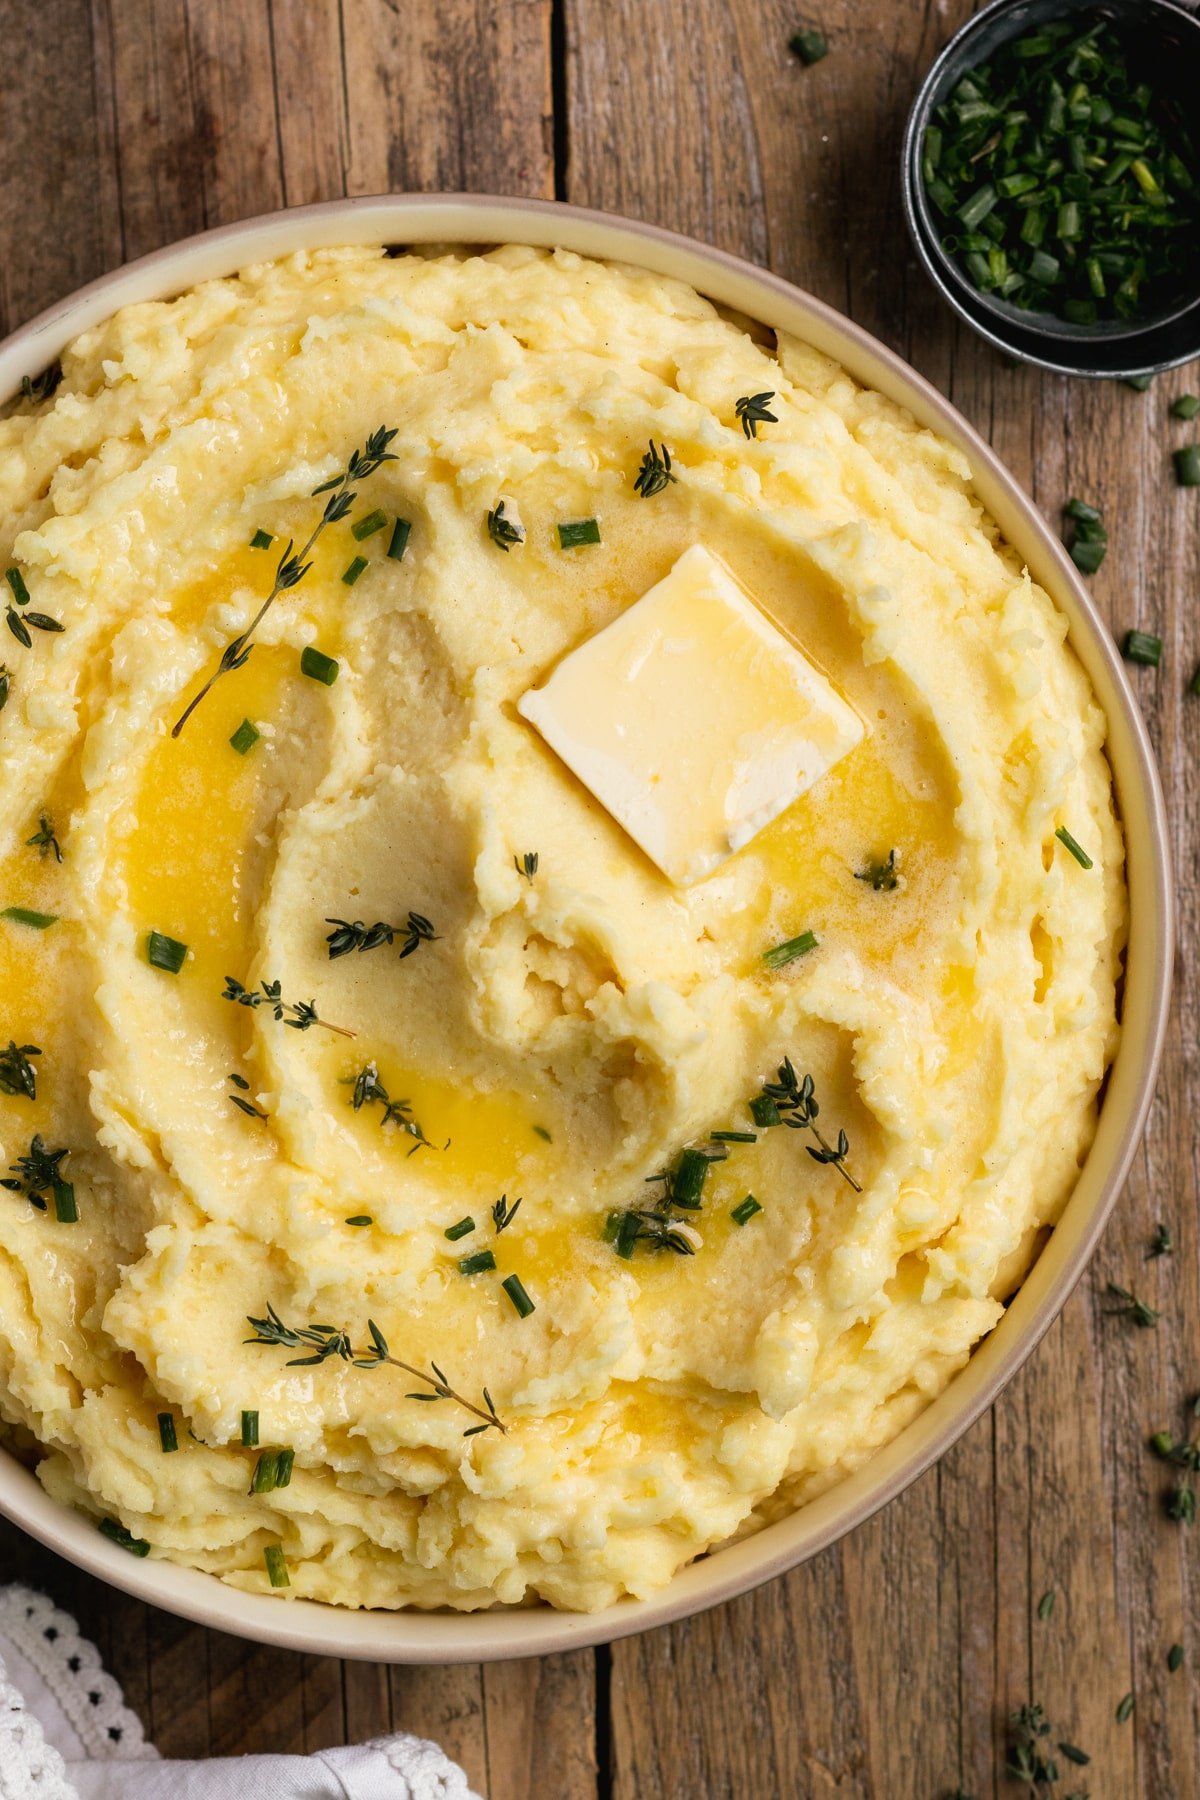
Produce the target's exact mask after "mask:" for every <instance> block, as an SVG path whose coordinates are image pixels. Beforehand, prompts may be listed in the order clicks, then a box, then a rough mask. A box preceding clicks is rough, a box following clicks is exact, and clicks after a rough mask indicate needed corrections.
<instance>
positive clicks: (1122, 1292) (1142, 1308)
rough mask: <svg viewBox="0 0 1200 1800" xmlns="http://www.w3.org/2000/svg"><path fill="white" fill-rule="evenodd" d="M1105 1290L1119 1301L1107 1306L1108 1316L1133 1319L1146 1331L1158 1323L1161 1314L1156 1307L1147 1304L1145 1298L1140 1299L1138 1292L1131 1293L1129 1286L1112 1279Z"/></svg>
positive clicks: (1106, 1312) (1106, 1313)
mask: <svg viewBox="0 0 1200 1800" xmlns="http://www.w3.org/2000/svg"><path fill="white" fill-rule="evenodd" d="M1105 1292H1106V1293H1109V1294H1111V1295H1112V1297H1113V1299H1114V1300H1116V1301H1117V1302H1118V1303H1119V1304H1118V1305H1116V1306H1106V1307H1105V1309H1104V1311H1105V1315H1106V1316H1107V1317H1108V1318H1110V1319H1132V1320H1133V1322H1134V1324H1135V1325H1140V1326H1141V1327H1142V1329H1143V1330H1145V1331H1148V1330H1150V1329H1151V1328H1152V1327H1153V1326H1155V1325H1157V1324H1158V1320H1159V1315H1158V1313H1157V1312H1156V1311H1155V1310H1154V1308H1153V1307H1152V1306H1147V1304H1146V1302H1145V1301H1144V1300H1139V1299H1138V1297H1137V1295H1136V1294H1131V1293H1130V1291H1129V1289H1128V1288H1123V1287H1118V1286H1117V1284H1116V1282H1115V1281H1110V1282H1109V1284H1108V1286H1107V1288H1106V1289H1105Z"/></svg>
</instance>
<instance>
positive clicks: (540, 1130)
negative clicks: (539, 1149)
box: [533, 1125, 554, 1144]
mask: <svg viewBox="0 0 1200 1800" xmlns="http://www.w3.org/2000/svg"><path fill="white" fill-rule="evenodd" d="M533 1131H534V1136H535V1137H540V1138H541V1139H542V1140H543V1142H544V1143H547V1144H552V1143H553V1142H554V1139H553V1138H552V1137H551V1136H550V1133H549V1132H548V1131H547V1130H546V1127H545V1126H544V1125H535V1126H534V1128H533Z"/></svg>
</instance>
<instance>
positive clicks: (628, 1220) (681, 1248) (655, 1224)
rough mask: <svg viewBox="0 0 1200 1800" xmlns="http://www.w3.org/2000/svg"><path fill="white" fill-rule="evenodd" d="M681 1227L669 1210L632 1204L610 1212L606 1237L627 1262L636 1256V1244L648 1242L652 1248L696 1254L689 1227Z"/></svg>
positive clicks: (685, 1254)
mask: <svg viewBox="0 0 1200 1800" xmlns="http://www.w3.org/2000/svg"><path fill="white" fill-rule="evenodd" d="M681 1226H682V1221H681V1220H679V1219H673V1218H672V1217H671V1216H670V1215H669V1214H668V1213H665V1212H660V1211H658V1210H657V1209H655V1210H654V1211H650V1210H648V1209H646V1208H644V1207H632V1206H631V1207H626V1208H625V1209H624V1210H623V1211H621V1212H613V1213H610V1214H609V1215H608V1220H607V1222H606V1224H605V1227H604V1232H603V1236H604V1239H605V1242H606V1243H610V1244H611V1245H612V1246H613V1249H614V1250H615V1251H616V1253H617V1255H618V1256H620V1257H623V1258H624V1260H625V1261H626V1262H628V1261H629V1259H630V1257H631V1256H632V1255H633V1247H634V1245H635V1244H648V1245H649V1246H650V1248H651V1249H652V1250H674V1251H675V1253H676V1255H678V1256H695V1254H696V1246H695V1244H694V1243H693V1242H692V1240H691V1237H690V1235H689V1230H690V1228H689V1227H687V1226H682V1229H681Z"/></svg>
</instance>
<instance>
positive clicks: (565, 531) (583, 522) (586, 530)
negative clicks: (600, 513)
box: [558, 519, 600, 550]
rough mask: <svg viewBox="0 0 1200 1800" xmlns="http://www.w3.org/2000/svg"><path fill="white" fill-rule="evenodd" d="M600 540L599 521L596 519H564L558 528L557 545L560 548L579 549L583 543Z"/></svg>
mask: <svg viewBox="0 0 1200 1800" xmlns="http://www.w3.org/2000/svg"><path fill="white" fill-rule="evenodd" d="M599 542H600V521H599V520H598V519H564V520H563V522H562V524H561V525H560V526H559V528H558V547H559V549H560V550H579V549H581V548H582V547H583V546H584V545H585V544H598V543H599Z"/></svg>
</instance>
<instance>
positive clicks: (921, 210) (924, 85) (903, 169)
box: [900, 0, 1200, 381]
mask: <svg viewBox="0 0 1200 1800" xmlns="http://www.w3.org/2000/svg"><path fill="white" fill-rule="evenodd" d="M1150 3H1151V5H1153V6H1154V7H1155V8H1156V9H1158V10H1160V11H1162V12H1164V13H1171V14H1173V15H1174V16H1175V17H1176V18H1177V19H1182V20H1184V21H1185V22H1186V23H1187V24H1189V25H1191V26H1194V27H1196V28H1197V29H1198V30H1200V15H1198V14H1197V13H1196V11H1195V10H1194V7H1193V6H1191V5H1188V4H1185V0H1150ZM1022 4H1023V0H989V3H988V4H987V5H985V6H983V7H982V8H981V9H980V10H979V11H978V12H975V13H972V14H971V16H970V18H969V19H965V20H964V21H963V23H962V24H961V25H960V26H959V27H958V29H957V30H956V31H955V32H954V33H953V34H952V35H951V36H950V37H949V38H947V40H946V42H945V43H944V44H943V45H942V47H941V49H940V50H939V51H938V53H937V55H936V56H935V57H934V59H933V61H932V63H930V65H929V67H928V69H927V70H926V71H925V74H924V75H923V76H922V78H921V83H920V86H919V87H918V88H917V91H916V93H915V94H914V95H913V100H912V104H911V106H910V107H909V110H908V117H907V119H906V120H905V125H904V136H903V140H902V144H901V150H900V197H901V206H902V210H903V213H904V220H905V224H906V225H907V226H908V235H909V240H910V242H911V243H912V246H913V249H914V250H915V251H916V253H917V257H918V260H919V261H920V263H921V266H922V268H923V269H924V270H925V273H926V275H928V277H929V279H930V281H931V282H932V283H933V285H934V287H935V288H936V289H937V291H938V293H939V294H940V295H941V297H942V299H943V300H945V302H946V304H947V305H948V306H950V307H951V308H952V310H953V311H954V312H956V313H957V314H958V316H959V318H960V319H962V320H963V322H964V323H965V324H967V325H969V326H970V327H971V329H972V331H974V332H976V333H978V335H979V336H980V337H981V338H983V339H984V340H985V341H986V342H987V343H989V344H991V345H992V347H993V348H994V349H996V350H999V351H1000V352H1001V354H1002V355H1004V356H1012V357H1016V358H1017V359H1018V360H1019V361H1021V362H1024V363H1030V364H1032V365H1033V367H1035V368H1039V369H1047V370H1049V371H1050V372H1051V373H1053V374H1055V375H1073V376H1076V377H1077V378H1079V379H1081V380H1085V381H1126V380H1128V379H1129V377H1130V376H1131V375H1162V374H1165V373H1166V371H1167V370H1169V369H1178V368H1181V367H1182V366H1183V364H1184V363H1189V362H1194V361H1195V359H1196V357H1197V356H1200V294H1196V295H1194V296H1193V298H1192V299H1190V300H1188V301H1186V302H1184V303H1183V304H1182V305H1180V306H1178V307H1176V308H1175V309H1174V311H1172V312H1171V313H1170V314H1169V315H1167V316H1166V317H1163V318H1159V319H1152V320H1148V321H1147V322H1146V323H1145V324H1143V325H1141V326H1137V325H1134V326H1133V327H1132V328H1131V329H1130V330H1129V331H1127V332H1126V331H1113V332H1108V333H1104V332H1096V333H1095V334H1093V335H1089V334H1088V332H1087V330H1086V328H1083V327H1080V328H1079V329H1078V333H1077V334H1076V333H1075V332H1074V331H1072V329H1071V328H1070V327H1069V326H1068V327H1067V328H1066V330H1064V331H1063V332H1061V333H1059V332H1053V331H1049V330H1046V331H1042V330H1041V329H1040V328H1039V327H1038V325H1037V323H1036V321H1037V319H1038V318H1040V317H1046V316H1048V315H1044V314H1031V315H1030V317H1029V318H1028V319H1023V318H1022V317H1021V316H1020V314H1019V312H1018V309H1016V308H1009V307H1007V306H1005V304H1004V303H1003V302H996V301H994V300H993V299H992V297H991V296H990V295H987V294H984V293H982V292H981V291H979V290H977V289H975V288H974V287H972V285H971V283H970V281H969V280H968V278H967V276H966V275H964V274H963V272H962V270H961V269H960V268H959V266H958V264H957V263H956V261H955V259H954V258H953V257H952V256H950V255H948V254H947V253H946V251H944V250H943V249H942V247H941V244H940V243H939V242H938V237H937V231H936V220H935V218H934V212H933V208H932V207H931V205H930V203H929V196H928V194H927V193H926V191H925V181H924V178H923V176H922V174H921V160H922V159H921V143H922V139H923V137H924V133H925V127H926V126H927V124H928V123H929V115H930V113H931V112H932V110H933V106H934V102H935V99H936V97H937V93H938V89H939V87H940V85H941V83H942V80H943V77H944V76H945V74H946V71H947V70H948V69H949V68H950V66H951V64H952V63H953V62H954V61H955V60H956V59H957V57H958V56H959V54H960V52H961V51H962V50H963V48H964V47H965V46H967V45H969V44H970V43H971V41H972V40H973V39H974V38H976V37H978V36H980V35H981V34H982V33H983V32H984V31H986V29H987V27H988V26H989V25H990V24H991V22H992V20H993V19H995V18H997V17H1000V16H1002V15H1003V14H1004V13H1006V12H1015V11H1016V10H1017V8H1018V7H1019V6H1020V5H1022ZM1087 6H1088V0H1075V9H1076V10H1079V11H1085V10H1086V9H1087ZM1012 35H1013V36H1014V37H1015V36H1017V35H1019V31H1018V30H1014V32H1013V34H1012ZM970 66H972V65H968V67H970ZM1189 320H1191V321H1194V327H1195V336H1194V341H1193V342H1192V344H1191V345H1190V347H1188V348H1186V349H1184V350H1181V351H1176V352H1172V353H1171V354H1170V355H1168V356H1165V357H1164V356H1162V355H1155V354H1154V347H1153V346H1154V334H1155V333H1158V332H1162V331H1165V330H1167V329H1168V328H1170V327H1171V326H1174V325H1182V324H1186V323H1187V322H1188V321H1189ZM1059 323H1060V324H1061V323H1062V322H1061V321H1059ZM1006 328H1008V329H1007V330H1006ZM1012 333H1016V334H1018V335H1017V336H1016V337H1014V336H1013V335H1011V334H1012ZM1068 345H1073V346H1074V347H1075V349H1076V350H1077V352H1078V355H1077V356H1076V359H1075V360H1074V361H1069V360H1068V359H1067V354H1066V348H1067V346H1068ZM1031 346H1032V347H1031ZM1090 349H1095V350H1097V351H1098V352H1101V353H1102V352H1104V351H1105V350H1106V349H1107V350H1111V352H1112V354H1113V356H1114V357H1115V358H1117V359H1118V360H1121V364H1122V366H1121V367H1120V368H1112V369H1109V368H1097V367H1095V366H1089V358H1088V351H1089V350H1090ZM1122 351H1127V352H1128V354H1127V355H1126V356H1125V357H1124V358H1123V359H1122V358H1121V354H1120V353H1121V352H1122ZM1139 352H1140V353H1141V354H1139Z"/></svg>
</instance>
